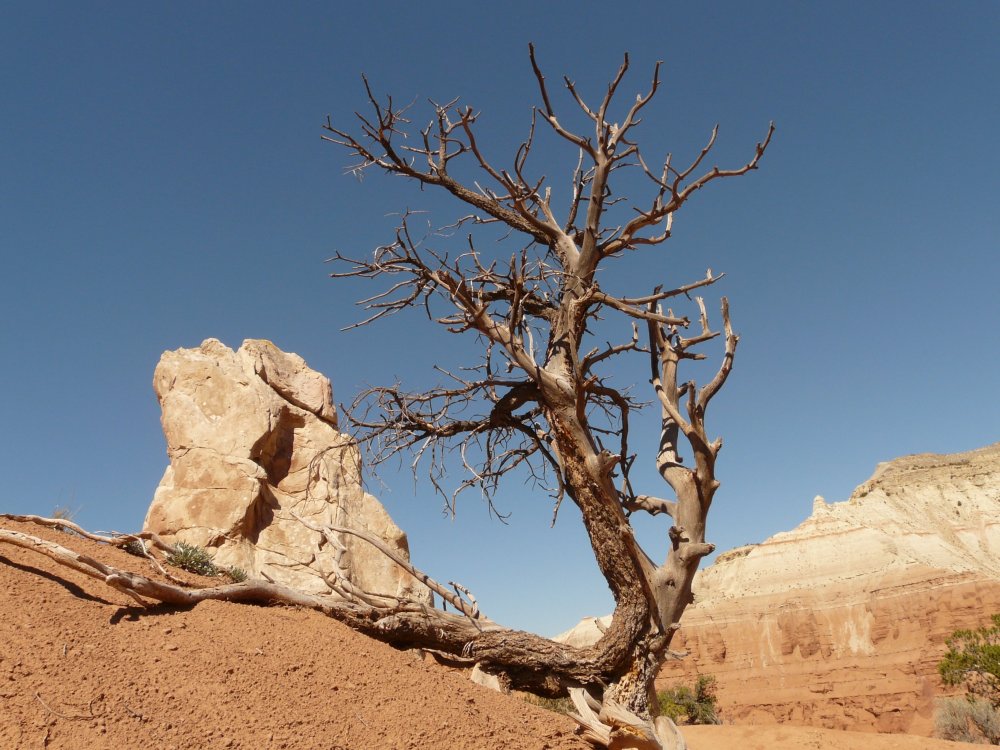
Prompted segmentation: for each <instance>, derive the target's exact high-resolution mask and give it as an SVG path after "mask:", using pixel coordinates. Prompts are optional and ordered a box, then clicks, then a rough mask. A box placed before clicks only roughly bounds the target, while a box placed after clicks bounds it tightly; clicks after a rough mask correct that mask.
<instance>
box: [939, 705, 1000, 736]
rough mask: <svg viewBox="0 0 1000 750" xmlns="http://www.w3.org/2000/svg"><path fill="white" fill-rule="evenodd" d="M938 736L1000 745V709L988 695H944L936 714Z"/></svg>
mask: <svg viewBox="0 0 1000 750" xmlns="http://www.w3.org/2000/svg"><path fill="white" fill-rule="evenodd" d="M934 724H935V730H936V734H937V736H938V737H940V738H941V739H945V740H953V741H955V742H972V743H976V744H979V745H986V744H989V745H1000V710H997V708H996V707H995V706H994V705H993V704H992V703H990V702H989V701H988V700H986V699H985V698H980V697H978V696H975V695H968V696H965V697H964V698H963V697H961V696H956V697H953V698H941V699H940V700H939V701H938V703H937V711H936V712H935V715H934Z"/></svg>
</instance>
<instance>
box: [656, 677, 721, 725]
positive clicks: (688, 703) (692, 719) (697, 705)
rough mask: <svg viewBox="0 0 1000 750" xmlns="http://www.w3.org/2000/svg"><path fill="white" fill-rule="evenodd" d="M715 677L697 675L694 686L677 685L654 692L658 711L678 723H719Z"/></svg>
mask: <svg viewBox="0 0 1000 750" xmlns="http://www.w3.org/2000/svg"><path fill="white" fill-rule="evenodd" d="M715 686H716V682H715V678H714V677H712V676H711V675H699V677H698V679H697V680H696V681H695V684H694V687H693V688H692V687H689V686H687V685H678V686H677V687H674V688H671V689H669V690H662V691H660V692H659V693H657V694H656V697H657V698H658V699H659V702H660V713H661V714H662V715H664V716H669V717H670V718H671V719H673V720H674V721H675V722H677V723H678V724H721V723H722V722H721V721H720V720H719V712H718V707H717V706H716V698H715Z"/></svg>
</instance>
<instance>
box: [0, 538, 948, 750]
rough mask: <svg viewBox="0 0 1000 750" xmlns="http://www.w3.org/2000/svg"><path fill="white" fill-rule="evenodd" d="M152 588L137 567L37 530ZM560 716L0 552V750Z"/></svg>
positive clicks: (909, 749) (510, 745)
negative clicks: (152, 601)
mask: <svg viewBox="0 0 1000 750" xmlns="http://www.w3.org/2000/svg"><path fill="white" fill-rule="evenodd" d="M0 526H2V527H4V528H9V529H13V530H19V531H23V532H25V533H28V534H33V535H35V536H40V537H43V538H47V539H52V540H53V541H57V542H59V543H61V544H64V545H66V546H69V547H71V548H72V549H74V550H76V551H77V552H80V553H83V554H88V555H91V556H93V557H97V558H99V559H101V560H102V561H104V562H105V563H107V564H110V565H114V566H116V567H121V568H127V569H130V570H133V571H135V572H140V573H143V574H146V575H150V577H155V576H154V575H153V574H152V571H151V569H150V568H149V566H148V563H146V562H145V561H143V560H140V559H138V558H135V557H131V556H129V555H127V554H125V553H124V552H121V551H119V550H116V549H112V548H109V547H106V546H103V545H98V544H95V543H92V542H89V541H87V540H84V539H81V538H80V537H77V536H70V535H67V534H63V533H61V532H57V531H51V530H48V529H43V528H41V527H38V526H34V525H22V524H17V523H13V522H6V521H5V522H2V523H0ZM573 729H574V725H573V723H572V722H571V721H570V720H569V719H568V718H566V717H564V716H561V715H558V714H554V713H550V712H548V711H545V710H543V709H540V708H537V707H534V706H530V705H527V704H526V703H524V702H523V701H522V700H519V699H518V698H515V697H510V696H504V695H500V694H499V693H495V692H492V691H490V690H487V689H485V688H481V687H479V686H478V685H474V684H472V683H471V682H469V681H468V679H466V678H465V677H464V676H463V675H462V674H460V673H456V672H453V671H450V670H448V669H445V668H444V667H442V666H440V665H438V664H436V663H430V662H429V661H428V660H427V659H424V658H422V657H421V656H420V655H419V654H417V653H416V652H412V651H411V652H403V651H397V650H396V649H393V648H392V647H390V646H388V645H385V644H382V643H379V642H377V641H373V640H371V639H369V638H367V637H365V636H362V635H359V634H357V633H355V632H353V631H351V630H350V629H348V628H346V627H344V626H342V625H341V624H339V623H337V622H335V621H333V620H330V619H329V618H326V617H324V616H322V615H320V614H318V613H315V612H311V611H301V610H297V609H291V608H287V607H258V606H248V605H238V604H224V603H220V602H204V603H202V604H199V605H198V606H196V607H194V608H192V609H188V610H182V609H177V608H172V607H162V606H161V607H157V608H154V609H150V610H144V609H142V608H139V607H137V606H136V605H135V602H133V601H132V600H131V599H129V598H128V597H126V596H125V595H123V594H121V593H119V592H117V591H115V590H112V589H110V588H109V587H107V586H105V585H103V584H102V583H100V582H98V581H94V580H93V579H90V578H87V577H85V576H82V575H80V574H77V573H76V572H74V571H72V570H70V569H68V568H65V567H62V566H59V565H56V564H55V563H53V562H51V561H50V560H49V559H48V558H46V557H43V556H41V555H38V554H35V553H32V552H29V551H26V550H21V549H19V548H16V547H13V546H10V545H6V544H0V750H8V748H10V749H14V748H25V749H27V748H65V749H66V750H91V749H95V750H96V749H98V748H121V747H155V748H157V749H158V750H172V749H174V748H176V749H177V750H181V749H182V748H183V749H184V750H187V749H188V748H193V747H197V748H207V749H209V750H211V749H213V748H247V749H248V750H250V749H253V750H257V749H258V748H259V749H262V750H263V749H270V748H289V749H296V750H298V749H301V750H311V749H313V748H315V749H316V750H319V749H322V750H362V749H363V748H365V749H367V748H391V749H393V750H395V749H397V748H398V749H399V750H404V749H407V748H413V749H417V748H429V749H430V748H441V749H442V750H443V749H444V748H448V749H449V750H453V749H455V748H475V749H480V748H481V749H482V750H493V749H496V750H501V749H503V750H519V749H520V748H525V749H528V748H532V749H535V750H543V749H545V750H581V749H582V748H585V747H588V746H587V745H586V744H585V743H583V742H582V741H581V740H580V739H578V738H577V737H576V736H575V735H574V734H573ZM685 736H686V737H687V738H688V741H689V745H690V747H691V748H692V750H724V749H727V750H728V748H741V750H753V749H754V748H765V747H766V748H768V750H792V749H793V748H795V749H796V750H798V748H810V749H818V750H855V749H856V750H862V748H864V749H865V750H868V749H869V748H870V749H871V750H924V749H925V748H926V749H928V750H930V749H931V748H935V749H938V748H940V749H941V750H944V748H948V747H955V748H957V747H962V746H961V745H959V744H957V743H950V742H941V741H937V740H928V739H925V738H919V737H909V736H905V735H870V734H855V733H847V732H836V731H832V730H823V729H812V728H796V727H787V726H783V727H775V726H770V727H760V728H758V727H691V728H686V729H685Z"/></svg>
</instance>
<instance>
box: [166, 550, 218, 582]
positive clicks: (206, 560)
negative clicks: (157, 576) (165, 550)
mask: <svg viewBox="0 0 1000 750" xmlns="http://www.w3.org/2000/svg"><path fill="white" fill-rule="evenodd" d="M167 563H169V564H170V565H173V566H174V567H176V568H181V569H182V570H186V571H187V572H188V573H196V574H197V575H200V576H217V575H219V574H220V573H221V572H222V570H220V569H219V568H218V567H216V565H215V563H214V562H212V557H211V556H210V555H209V554H208V552H206V551H205V549H204V548H202V547H198V546H196V545H194V544H186V543H184V542H177V543H176V544H175V545H174V551H173V552H171V553H170V554H169V555H167Z"/></svg>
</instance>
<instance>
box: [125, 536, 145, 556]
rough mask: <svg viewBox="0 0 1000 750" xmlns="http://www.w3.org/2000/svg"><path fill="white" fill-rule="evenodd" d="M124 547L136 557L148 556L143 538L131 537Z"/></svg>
mask: <svg viewBox="0 0 1000 750" xmlns="http://www.w3.org/2000/svg"><path fill="white" fill-rule="evenodd" d="M122 549H123V550H125V551H126V552H128V553H129V554H130V555H135V556H136V557H145V556H146V543H145V542H143V541H142V540H141V539H130V540H129V541H128V542H126V544H125V546H124V547H122Z"/></svg>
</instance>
